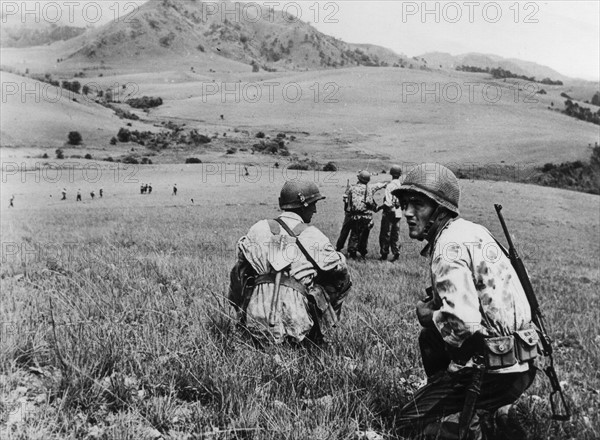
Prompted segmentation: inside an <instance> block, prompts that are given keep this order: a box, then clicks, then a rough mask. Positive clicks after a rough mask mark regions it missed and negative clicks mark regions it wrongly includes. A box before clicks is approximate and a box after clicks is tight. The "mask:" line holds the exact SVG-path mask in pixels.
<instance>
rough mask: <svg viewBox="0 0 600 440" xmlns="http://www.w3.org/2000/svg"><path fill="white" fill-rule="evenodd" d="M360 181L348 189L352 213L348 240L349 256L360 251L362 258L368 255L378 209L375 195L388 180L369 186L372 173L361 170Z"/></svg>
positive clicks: (353, 255)
mask: <svg viewBox="0 0 600 440" xmlns="http://www.w3.org/2000/svg"><path fill="white" fill-rule="evenodd" d="M356 177H357V178H358V182H357V183H356V184H354V185H352V186H350V189H349V190H348V207H349V208H348V209H349V214H350V241H349V242H348V256H349V257H350V258H356V252H357V251H358V252H359V253H360V255H361V257H362V258H365V256H366V255H367V252H368V250H367V245H368V244H369V233H370V232H371V228H372V227H373V213H374V212H375V210H376V209H377V203H375V199H374V195H375V193H376V192H377V191H379V190H380V189H382V188H385V186H386V182H379V183H375V184H373V185H370V186H369V181H370V180H371V174H370V173H369V172H368V171H360V172H359V173H358V175H357V176H356Z"/></svg>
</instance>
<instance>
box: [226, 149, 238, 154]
mask: <svg viewBox="0 0 600 440" xmlns="http://www.w3.org/2000/svg"><path fill="white" fill-rule="evenodd" d="M235 153H237V149H236V148H234V147H230V148H228V149H227V154H235Z"/></svg>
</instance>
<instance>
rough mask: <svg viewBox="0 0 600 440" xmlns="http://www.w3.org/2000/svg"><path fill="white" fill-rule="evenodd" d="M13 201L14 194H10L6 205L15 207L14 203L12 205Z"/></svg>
mask: <svg viewBox="0 0 600 440" xmlns="http://www.w3.org/2000/svg"><path fill="white" fill-rule="evenodd" d="M14 201H15V196H14V195H12V196H11V197H10V200H9V201H8V207H9V208H14V207H15V205H14V203H13V202H14Z"/></svg>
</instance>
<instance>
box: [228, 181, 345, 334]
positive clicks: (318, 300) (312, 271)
mask: <svg viewBox="0 0 600 440" xmlns="http://www.w3.org/2000/svg"><path fill="white" fill-rule="evenodd" d="M324 198H325V197H324V196H322V195H321V193H320V191H319V188H318V187H317V185H316V184H314V183H313V182H301V181H288V182H286V183H285V184H284V185H283V187H282V189H281V193H280V196H279V207H280V208H281V209H282V210H283V212H282V213H281V214H280V215H279V217H277V218H276V219H274V220H261V221H259V222H258V223H256V224H254V226H252V227H251V228H250V230H249V231H248V233H247V234H246V235H245V236H244V237H242V238H241V239H240V240H239V241H238V244H237V249H238V261H237V263H236V264H235V266H234V267H233V269H232V271H231V284H230V289H229V300H230V302H231V304H232V305H233V306H234V307H235V308H236V310H237V311H238V316H239V318H240V324H241V325H242V326H243V327H244V328H245V329H246V330H247V331H248V332H249V333H250V335H251V336H252V337H253V338H254V340H255V341H258V342H259V343H265V342H268V343H282V342H284V341H286V340H288V341H291V342H302V341H303V340H305V339H306V340H308V341H310V342H314V343H319V342H322V340H323V336H324V334H325V332H326V330H327V328H328V327H330V326H331V325H334V324H335V323H336V322H337V320H338V319H339V317H340V312H341V307H342V302H343V301H344V298H345V297H346V295H347V294H348V292H349V289H350V286H351V283H350V278H349V274H348V268H347V265H346V259H345V258H344V256H343V255H342V254H340V253H339V252H336V251H335V249H334V248H333V245H332V244H331V243H330V242H329V239H328V238H327V237H326V236H325V235H324V234H323V233H322V232H321V231H320V230H319V229H317V228H316V227H314V226H310V225H309V223H310V222H311V219H312V217H313V215H314V214H315V213H316V212H317V206H316V204H317V201H319V200H322V199H324Z"/></svg>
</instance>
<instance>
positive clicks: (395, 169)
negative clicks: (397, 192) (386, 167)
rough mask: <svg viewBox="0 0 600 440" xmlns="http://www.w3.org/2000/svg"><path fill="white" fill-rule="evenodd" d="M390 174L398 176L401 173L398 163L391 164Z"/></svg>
mask: <svg viewBox="0 0 600 440" xmlns="http://www.w3.org/2000/svg"><path fill="white" fill-rule="evenodd" d="M390 175H391V176H392V177H399V176H401V175H402V167H401V166H400V165H392V167H391V168H390Z"/></svg>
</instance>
